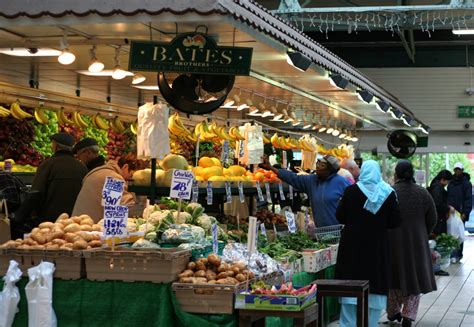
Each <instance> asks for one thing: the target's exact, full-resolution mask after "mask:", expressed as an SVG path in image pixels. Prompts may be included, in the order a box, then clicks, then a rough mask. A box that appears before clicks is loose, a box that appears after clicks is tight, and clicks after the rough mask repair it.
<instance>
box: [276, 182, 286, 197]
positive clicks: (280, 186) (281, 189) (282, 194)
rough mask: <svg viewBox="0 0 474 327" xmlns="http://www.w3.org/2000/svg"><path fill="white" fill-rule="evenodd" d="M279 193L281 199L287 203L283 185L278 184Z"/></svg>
mask: <svg viewBox="0 0 474 327" xmlns="http://www.w3.org/2000/svg"><path fill="white" fill-rule="evenodd" d="M278 192H279V193H280V199H281V200H282V201H285V192H283V184H282V183H278Z"/></svg>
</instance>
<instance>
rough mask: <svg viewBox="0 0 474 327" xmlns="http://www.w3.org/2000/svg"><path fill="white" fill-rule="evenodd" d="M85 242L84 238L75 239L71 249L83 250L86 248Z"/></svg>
mask: <svg viewBox="0 0 474 327" xmlns="http://www.w3.org/2000/svg"><path fill="white" fill-rule="evenodd" d="M87 246H88V244H87V242H86V241H84V240H80V241H76V242H74V244H73V245H72V249H73V250H85V249H87Z"/></svg>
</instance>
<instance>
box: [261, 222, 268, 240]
mask: <svg viewBox="0 0 474 327" xmlns="http://www.w3.org/2000/svg"><path fill="white" fill-rule="evenodd" d="M260 231H261V232H262V235H263V237H265V240H268V239H267V230H266V228H265V224H264V223H261V224H260Z"/></svg>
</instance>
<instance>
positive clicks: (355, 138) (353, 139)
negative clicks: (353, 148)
mask: <svg viewBox="0 0 474 327" xmlns="http://www.w3.org/2000/svg"><path fill="white" fill-rule="evenodd" d="M351 141H352V142H357V141H359V138H357V137H355V136H354V137H353V138H352V139H351Z"/></svg>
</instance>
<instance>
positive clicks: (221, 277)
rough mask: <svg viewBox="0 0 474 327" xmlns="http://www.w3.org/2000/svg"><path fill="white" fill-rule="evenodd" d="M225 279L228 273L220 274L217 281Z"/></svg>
mask: <svg viewBox="0 0 474 327" xmlns="http://www.w3.org/2000/svg"><path fill="white" fill-rule="evenodd" d="M223 278H227V273H226V272H221V273H219V275H217V279H218V280H219V279H223Z"/></svg>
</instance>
